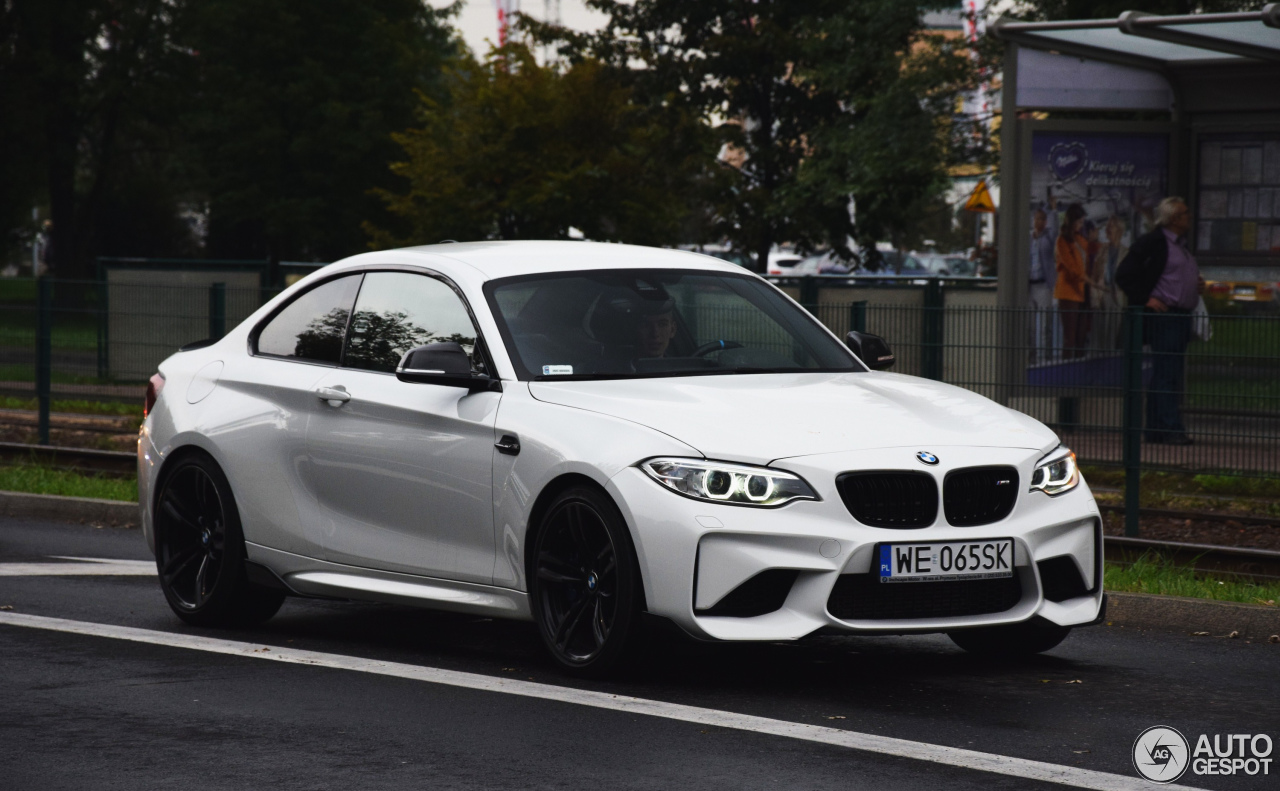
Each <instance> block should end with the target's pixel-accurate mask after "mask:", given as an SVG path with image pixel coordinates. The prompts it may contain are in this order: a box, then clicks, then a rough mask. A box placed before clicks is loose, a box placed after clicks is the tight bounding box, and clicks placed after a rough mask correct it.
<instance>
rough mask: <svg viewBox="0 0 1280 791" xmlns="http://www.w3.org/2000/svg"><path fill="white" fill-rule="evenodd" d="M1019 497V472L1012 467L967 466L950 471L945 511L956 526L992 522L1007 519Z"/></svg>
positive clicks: (944, 491)
mask: <svg viewBox="0 0 1280 791" xmlns="http://www.w3.org/2000/svg"><path fill="white" fill-rule="evenodd" d="M1017 499H1018V471H1017V470H1015V469H1014V468H1012V467H967V468H965V469H961V470H953V471H951V472H950V473H948V474H947V479H946V480H945V481H943V484H942V502H943V512H944V513H945V514H946V515H947V523H948V524H951V525H954V526H956V527H974V526H976V525H989V524H991V523H993V522H999V521H1000V520H1001V519H1004V518H1005V517H1006V516H1008V515H1009V513H1010V512H1011V511H1012V510H1013V504H1014V503H1015V502H1016V501H1017Z"/></svg>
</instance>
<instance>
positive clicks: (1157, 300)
mask: <svg viewBox="0 0 1280 791" xmlns="http://www.w3.org/2000/svg"><path fill="white" fill-rule="evenodd" d="M1156 226H1157V227H1156V229H1155V230H1154V231H1151V232H1150V233H1147V234H1144V235H1142V236H1141V237H1139V238H1138V240H1137V241H1136V242H1134V243H1133V246H1132V247H1131V248H1129V254H1128V255H1127V256H1125V258H1124V260H1123V261H1121V262H1120V266H1118V267H1117V268H1116V284H1117V285H1118V286H1120V288H1121V290H1123V291H1124V293H1125V296H1127V297H1128V299H1129V304H1130V305H1142V306H1144V307H1145V308H1146V310H1145V311H1144V314H1145V315H1144V316H1143V322H1142V324H1143V336H1144V340H1145V341H1146V342H1147V343H1148V344H1150V345H1151V351H1152V354H1153V356H1154V360H1153V361H1152V371H1151V389H1150V391H1149V392H1148V393H1147V424H1146V429H1147V430H1146V440H1147V442H1163V443H1164V444H1166V445H1190V444H1191V438H1190V437H1188V436H1187V429H1186V426H1184V425H1183V424H1182V411H1181V404H1182V388H1183V382H1184V369H1185V361H1186V360H1185V355H1186V351H1187V343H1188V342H1190V340H1191V312H1192V311H1193V310H1195V307H1196V301H1197V300H1198V299H1199V295H1200V293H1201V292H1203V291H1204V279H1203V278H1201V277H1200V269H1199V268H1198V267H1197V266H1196V259H1195V257H1194V256H1192V255H1191V251H1190V250H1189V249H1188V248H1187V232H1188V231H1189V230H1191V211H1190V210H1189V209H1188V208H1187V203H1186V201H1184V200H1183V199H1182V198H1165V199H1164V200H1162V201H1160V205H1159V206H1157V207H1156Z"/></svg>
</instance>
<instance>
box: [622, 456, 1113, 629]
mask: <svg viewBox="0 0 1280 791" xmlns="http://www.w3.org/2000/svg"><path fill="white" fill-rule="evenodd" d="M917 450H918V449H917V448H889V449H883V448H882V449H876V450H873V451H857V452H848V453H838V454H824V455H821V456H812V457H799V458H793V459H784V460H780V461H778V462H775V463H774V464H773V465H772V466H773V467H775V468H779V469H785V470H789V471H791V472H794V473H797V474H799V475H801V476H802V477H804V478H805V480H807V481H808V482H809V484H810V485H811V486H813V488H814V489H815V490H816V491H817V492H818V494H819V496H820V497H821V498H822V499H821V500H820V501H799V502H793V503H790V504H788V505H785V506H782V507H780V508H773V509H765V508H752V507H745V506H733V505H723V504H716V503H706V502H702V501H698V500H694V499H691V498H688V497H683V496H681V495H679V494H676V493H674V492H672V491H670V490H668V489H665V488H664V487H662V486H661V485H660V484H658V483H656V482H654V481H653V480H652V479H650V478H649V477H648V476H646V475H645V474H644V472H643V471H641V470H640V469H639V468H637V467H629V468H627V469H625V470H623V471H622V472H620V473H618V474H617V475H616V476H614V478H613V479H611V481H610V486H609V488H610V489H611V494H612V495H613V496H614V498H615V501H616V502H617V503H618V504H619V506H620V507H621V509H622V511H623V514H624V516H625V518H626V519H627V521H628V523H629V525H630V527H631V530H632V535H633V537H634V538H635V544H636V552H637V556H638V559H639V562H640V567H641V574H642V576H643V579H644V587H645V601H646V606H647V609H648V611H649V612H650V613H652V614H654V615H659V616H662V617H665V618H668V619H670V620H671V621H673V622H675V623H676V624H677V625H678V626H680V627H681V628H682V629H684V630H685V631H686V632H688V633H690V634H692V635H694V636H695V637H699V638H704V639H716V640H787V639H796V638H800V637H803V636H805V635H808V634H811V633H813V632H815V631H818V630H820V629H827V630H834V631H839V632H847V633H910V632H942V631H951V630H954V629H961V628H967V627H977V626H991V625H999V624H1010V623H1017V622H1020V621H1025V620H1027V619H1029V618H1032V617H1035V616H1039V617H1040V618H1043V619H1045V620H1047V621H1049V622H1051V623H1054V624H1058V625H1061V626H1077V625H1084V624H1088V623H1090V622H1092V621H1094V620H1095V619H1096V618H1097V616H1098V613H1099V610H1100V607H1101V606H1102V585H1101V580H1100V575H1101V552H1102V545H1101V544H1102V538H1101V536H1102V533H1101V524H1102V523H1101V517H1100V515H1099V513H1098V508H1097V505H1096V504H1095V502H1094V499H1093V495H1092V494H1091V493H1090V491H1089V489H1088V486H1087V485H1086V484H1085V483H1084V481H1083V480H1082V481H1081V482H1080V484H1079V485H1078V486H1077V487H1076V488H1075V489H1073V490H1071V491H1070V492H1066V493H1064V494H1061V495H1058V496H1056V497H1050V496H1048V495H1046V494H1044V493H1043V492H1031V491H1028V490H1027V488H1028V487H1027V485H1026V482H1027V481H1029V480H1031V473H1032V471H1033V469H1034V467H1035V464H1036V462H1037V461H1039V460H1040V459H1041V458H1042V457H1043V454H1042V453H1039V452H1037V451H1029V450H1023V449H1008V448H981V447H969V448H931V449H930V450H931V451H932V452H934V453H936V454H937V455H938V457H939V458H940V459H941V460H942V461H940V462H939V464H938V465H937V466H935V467H931V468H925V467H924V466H923V465H921V464H920V462H919V461H917V460H916V458H915V453H916V451H917ZM987 465H1011V466H1013V467H1015V468H1016V469H1017V470H1018V474H1019V478H1020V481H1019V486H1020V488H1021V491H1020V493H1019V496H1018V498H1017V501H1016V503H1015V505H1014V508H1013V511H1012V512H1011V513H1010V514H1009V516H1007V517H1006V518H1004V519H1002V520H1000V521H998V522H995V523H992V524H988V525H982V526H978V527H954V526H951V525H949V524H947V522H946V520H945V517H944V516H943V511H944V509H943V507H942V497H941V484H942V481H943V479H944V477H945V475H946V474H947V472H949V471H950V470H952V469H960V468H967V467H978V466H987ZM858 470H901V471H912V472H916V471H921V470H924V471H927V472H929V473H931V474H932V475H933V476H934V477H935V479H936V482H937V483H938V485H939V493H940V496H939V508H938V517H937V520H936V521H935V522H934V524H933V525H931V526H929V527H924V528H918V529H909V530H904V529H889V528H877V527H869V526H866V525H863V524H860V523H859V522H857V521H856V520H855V519H854V517H853V516H852V515H851V514H850V512H849V510H848V509H847V508H846V507H845V504H844V502H843V501H842V500H841V498H840V495H839V493H838V491H837V490H836V485H835V479H836V476H837V475H839V474H840V473H842V472H846V471H858ZM1001 538H1009V539H1012V540H1013V543H1014V567H1015V570H1016V580H1017V583H1018V585H1019V586H1020V593H1016V594H1014V595H1015V597H1016V603H1014V604H1013V606H1012V607H1009V608H1008V609H1003V610H1001V611H1000V612H987V613H983V614H958V615H949V616H946V617H936V616H924V617H881V616H880V615H879V614H873V617H865V616H863V617H859V618H858V619H848V618H838V617H836V616H834V615H832V614H831V612H830V607H829V601H830V600H831V597H832V593H833V591H834V590H835V589H836V587H837V583H838V582H840V581H841V580H842V575H864V574H870V573H872V572H873V571H874V570H875V566H874V555H875V548H876V545H877V544H880V543H886V542H892V543H907V542H923V541H927V542H936V541H976V540H982V539H1001ZM1063 556H1066V557H1069V558H1071V559H1072V560H1073V561H1074V563H1075V564H1076V568H1077V571H1078V572H1079V575H1080V579H1081V580H1082V582H1083V586H1082V589H1081V590H1080V591H1078V592H1079V593H1080V594H1081V595H1074V596H1072V597H1070V598H1065V599H1062V597H1061V596H1060V595H1057V596H1055V598H1059V599H1062V600H1060V601H1050V600H1048V599H1046V597H1045V589H1046V584H1045V583H1046V581H1045V580H1044V579H1043V578H1042V569H1041V566H1040V565H1039V564H1040V563H1041V562H1042V561H1046V560H1049V559H1051V558H1058V557H1063ZM1058 563H1062V561H1058ZM770 570H787V571H790V572H794V582H793V583H791V584H790V588H789V590H788V591H787V592H785V594H783V595H785V600H780V601H781V606H779V607H777V609H774V610H773V611H771V612H767V613H764V614H759V615H750V616H745V617H740V616H733V615H716V614H708V613H707V612H706V611H707V610H709V609H711V608H712V607H713V606H715V605H716V604H717V603H718V602H720V601H722V600H723V599H724V597H725V596H726V595H727V594H729V593H731V592H733V591H735V590H737V589H738V588H739V586H741V585H742V584H743V583H745V582H747V581H749V580H752V579H753V578H755V577H756V575H758V574H761V573H762V572H767V571H770ZM784 576H785V577H786V578H788V579H789V578H790V577H791V575H784ZM843 579H844V580H845V582H846V584H847V583H849V582H853V581H854V579H853V578H851V577H844V578H843ZM862 580H865V578H861V579H860V580H859V582H860V581H862ZM931 584H933V583H929V582H916V583H899V584H897V585H894V586H893V587H894V588H905V587H912V588H914V587H915V586H928V585H931ZM864 590H865V589H864ZM920 590H924V589H917V590H916V591H912V594H913V595H915V596H916V597H919V596H920V595H921V594H920V593H919V592H918V591H920ZM845 595H846V596H847V595H848V594H847V592H846V594H845ZM854 595H857V594H856V592H855V593H854ZM846 600H847V599H846ZM863 609H865V608H863Z"/></svg>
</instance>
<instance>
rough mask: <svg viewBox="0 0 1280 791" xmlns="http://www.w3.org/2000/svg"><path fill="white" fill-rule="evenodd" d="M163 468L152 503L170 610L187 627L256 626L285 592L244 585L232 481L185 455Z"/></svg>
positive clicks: (199, 457) (209, 463)
mask: <svg viewBox="0 0 1280 791" xmlns="http://www.w3.org/2000/svg"><path fill="white" fill-rule="evenodd" d="M175 464H176V466H175V467H174V468H173V469H172V470H169V471H166V474H165V477H164V483H163V485H162V487H161V489H160V494H159V496H158V497H156V501H155V512H154V513H155V517H154V520H155V530H156V569H157V571H158V572H159V575H160V588H161V590H163V591H164V597H165V599H166V600H167V601H168V602H169V607H170V608H172V609H173V611H174V613H175V614H176V615H177V616H178V617H179V618H181V619H182V620H184V621H186V622H187V623H189V624H192V625H193V626H255V625H257V624H260V623H262V622H264V621H266V620H267V619H269V618H271V616H273V615H275V614H276V612H277V611H278V610H279V609H280V606H281V605H282V604H283V603H284V598H285V592H284V591H280V590H273V589H270V588H264V587H262V586H260V585H255V584H254V583H252V582H250V581H249V579H248V577H247V576H246V574H245V567H244V562H245V548H244V534H243V533H242V532H241V528H240V514H239V511H238V510H237V509H236V503H235V497H234V496H232V494H231V484H229V483H228V482H227V476H225V475H224V474H223V473H222V470H221V469H220V468H219V467H218V465H217V463H216V462H214V460H213V459H211V458H209V457H208V456H206V455H204V454H192V455H190V456H187V457H185V458H182V459H179V460H178V461H177V462H175Z"/></svg>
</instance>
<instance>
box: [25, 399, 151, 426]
mask: <svg viewBox="0 0 1280 791" xmlns="http://www.w3.org/2000/svg"><path fill="white" fill-rule="evenodd" d="M37 406H38V405H37V403H36V399H34V398H16V397H14V396H0V409H36V408H37ZM49 408H50V411H52V412H70V413H73V414H77V415H129V416H132V417H136V418H137V419H138V420H139V421H141V420H142V404H135V403H132V402H126V401H83V400H76V399H59V400H54V401H53V402H52V403H51V404H50V405H49Z"/></svg>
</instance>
